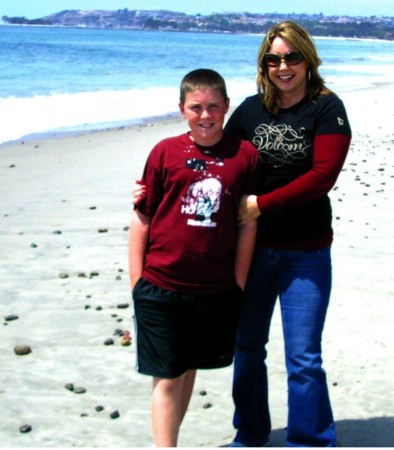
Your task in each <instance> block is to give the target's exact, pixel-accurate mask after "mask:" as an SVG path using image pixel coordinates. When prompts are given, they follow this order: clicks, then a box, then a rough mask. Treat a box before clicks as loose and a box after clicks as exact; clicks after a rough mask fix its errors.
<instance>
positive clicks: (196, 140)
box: [189, 130, 224, 147]
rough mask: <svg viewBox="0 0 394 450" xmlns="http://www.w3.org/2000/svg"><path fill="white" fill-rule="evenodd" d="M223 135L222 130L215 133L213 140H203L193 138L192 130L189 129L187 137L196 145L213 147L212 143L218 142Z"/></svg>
mask: <svg viewBox="0 0 394 450" xmlns="http://www.w3.org/2000/svg"><path fill="white" fill-rule="evenodd" d="M223 135H224V130H222V132H221V133H220V134H217V135H216V136H215V139H214V140H210V141H205V140H199V139H195V137H194V136H193V135H192V132H191V131H189V138H190V139H191V140H192V141H193V142H194V143H195V144H196V145H198V146H200V147H213V146H214V145H216V144H218V143H219V142H220V141H221V140H222V139H223Z"/></svg>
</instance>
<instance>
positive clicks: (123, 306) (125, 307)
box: [117, 303, 130, 309]
mask: <svg viewBox="0 0 394 450" xmlns="http://www.w3.org/2000/svg"><path fill="white" fill-rule="evenodd" d="M129 306H130V305H129V304H128V303H120V304H119V305H118V306H117V308H118V309H127V308H128V307H129Z"/></svg>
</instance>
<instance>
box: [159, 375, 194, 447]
mask: <svg viewBox="0 0 394 450" xmlns="http://www.w3.org/2000/svg"><path fill="white" fill-rule="evenodd" d="M195 376H196V371H195V370H189V371H187V372H185V373H183V374H182V375H180V376H179V377H177V378H171V379H168V378H156V377H154V378H153V392H152V427H153V436H154V441H155V445H156V447H176V446H177V441H178V435H179V429H180V426H181V423H182V420H183V418H184V416H185V414H186V410H187V407H188V405H189V401H190V397H191V394H192V391H193V386H194V380H195Z"/></svg>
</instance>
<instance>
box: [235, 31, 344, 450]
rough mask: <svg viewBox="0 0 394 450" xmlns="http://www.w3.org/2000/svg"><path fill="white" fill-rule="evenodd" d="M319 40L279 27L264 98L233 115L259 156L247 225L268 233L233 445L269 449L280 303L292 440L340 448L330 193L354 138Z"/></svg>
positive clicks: (243, 353) (248, 310)
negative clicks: (270, 356)
mask: <svg viewBox="0 0 394 450" xmlns="http://www.w3.org/2000/svg"><path fill="white" fill-rule="evenodd" d="M320 64H321V60H320V58H319V56H318V54H317V51H316V48H315V45H314V42H313V39H312V37H311V36H310V35H309V34H308V33H307V31H306V30H305V29H303V28H302V27H301V26H299V25H298V24H296V23H294V22H283V23H281V24H278V25H276V26H274V27H273V28H272V29H271V30H270V31H269V32H268V33H267V34H266V36H265V38H264V40H263V43H262V45H261V47H260V50H259V53H258V75H257V86H258V94H257V95H254V96H252V97H248V98H247V99H245V100H244V102H243V103H242V104H241V105H240V106H239V107H238V108H237V109H236V110H235V112H234V113H233V115H232V116H231V117H230V119H229V121H228V123H227V125H226V132H227V133H229V134H231V135H235V136H238V137H241V138H243V139H248V140H249V141H251V142H252V143H253V144H254V145H255V147H256V148H257V151H258V153H259V156H260V161H261V166H262V178H261V186H260V192H259V195H257V196H256V195H251V196H248V197H246V198H244V200H243V201H242V203H241V207H240V220H241V221H242V222H248V221H249V220H252V219H254V218H256V217H258V222H259V231H258V238H257V243H256V249H255V254H254V259H253V262H252V266H251V269H250V272H249V278H248V282H247V286H246V298H245V306H244V310H243V313H242V316H241V319H240V323H239V326H238V337H237V351H236V355H235V360H234V380H233V398H234V402H235V414H234V427H235V428H236V429H237V433H236V436H235V439H234V441H233V442H232V443H231V444H229V445H228V446H230V447H260V446H265V445H268V444H269V435H270V431H271V420H270V413H269V407H268V384H267V368H266V365H265V359H266V356H267V352H266V348H265V346H266V344H267V342H268V336H269V328H270V322H271V318H272V313H273V310H274V305H275V301H276V298H277V297H279V299H280V307H281V316H282V325H283V334H284V343H285V355H286V368H287V373H288V408H289V411H288V427H287V442H288V444H289V445H291V446H313V447H318V446H335V444H336V436H335V426H334V420H333V414H332V410H331V405H330V399H329V394H328V387H327V382H326V375H325V371H324V370H323V368H322V349H321V340H322V333H323V328H324V322H325V317H326V311H327V307H328V303H329V298H330V291H331V257H330V247H331V243H332V240H333V231H332V227H331V215H332V213H331V206H330V200H329V198H328V196H327V193H328V192H329V191H330V190H331V189H332V187H333V186H334V184H335V182H336V179H337V177H338V175H339V173H340V171H341V169H342V166H343V164H344V161H345V158H346V154H347V152H348V149H349V145H350V140H351V131H350V126H349V123H348V119H347V115H346V111H345V108H344V106H343V103H342V101H341V100H340V99H339V98H338V97H337V96H336V95H335V94H334V93H333V92H331V91H330V90H329V89H328V88H327V87H326V86H325V84H324V81H323V79H322V78H321V76H320V75H319V73H318V67H319V66H320Z"/></svg>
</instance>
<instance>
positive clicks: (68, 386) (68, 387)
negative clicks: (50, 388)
mask: <svg viewBox="0 0 394 450" xmlns="http://www.w3.org/2000/svg"><path fill="white" fill-rule="evenodd" d="M64 387H65V388H66V389H67V390H68V391H71V392H73V390H74V385H73V384H72V383H67V384H66V385H65V386H64Z"/></svg>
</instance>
